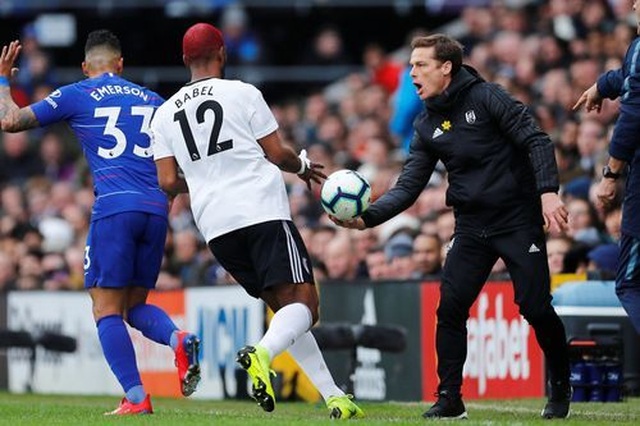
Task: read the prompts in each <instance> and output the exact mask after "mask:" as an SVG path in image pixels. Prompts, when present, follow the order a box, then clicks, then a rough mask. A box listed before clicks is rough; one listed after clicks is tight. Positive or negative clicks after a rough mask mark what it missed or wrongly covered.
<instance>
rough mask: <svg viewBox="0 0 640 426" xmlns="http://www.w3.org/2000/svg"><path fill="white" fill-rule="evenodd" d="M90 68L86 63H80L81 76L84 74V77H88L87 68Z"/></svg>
mask: <svg viewBox="0 0 640 426" xmlns="http://www.w3.org/2000/svg"><path fill="white" fill-rule="evenodd" d="M90 67H91V66H90V65H89V64H88V63H87V62H86V61H82V74H84V75H85V76H87V77H89V68H90Z"/></svg>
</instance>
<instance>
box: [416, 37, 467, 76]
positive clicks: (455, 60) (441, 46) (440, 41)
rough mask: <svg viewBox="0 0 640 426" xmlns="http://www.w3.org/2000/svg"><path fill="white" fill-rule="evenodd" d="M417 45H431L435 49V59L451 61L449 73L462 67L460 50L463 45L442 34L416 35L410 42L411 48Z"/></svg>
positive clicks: (461, 50) (455, 71)
mask: <svg viewBox="0 0 640 426" xmlns="http://www.w3.org/2000/svg"><path fill="white" fill-rule="evenodd" d="M418 47H433V48H434V50H435V55H436V56H435V59H437V60H439V61H441V62H446V61H449V62H451V65H452V66H451V73H452V74H455V73H457V72H458V70H459V69H460V67H462V52H463V49H464V47H463V46H462V44H461V43H460V42H459V41H458V40H456V39H454V38H451V37H449V36H447V35H444V34H432V35H428V36H421V37H416V38H414V39H413V41H412V42H411V50H413V49H415V48H418Z"/></svg>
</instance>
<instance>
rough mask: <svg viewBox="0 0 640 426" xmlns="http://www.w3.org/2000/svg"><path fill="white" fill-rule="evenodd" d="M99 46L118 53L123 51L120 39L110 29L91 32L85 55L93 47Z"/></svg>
mask: <svg viewBox="0 0 640 426" xmlns="http://www.w3.org/2000/svg"><path fill="white" fill-rule="evenodd" d="M98 46H101V47H106V48H108V49H111V50H113V51H114V52H117V53H122V48H121V47H120V40H119V39H118V37H117V36H116V35H115V34H114V33H112V32H111V31H109V30H95V31H91V32H90V33H89V35H88V36H87V43H86V44H85V45H84V53H85V55H86V54H87V53H89V51H90V50H91V49H93V48H94V47H98Z"/></svg>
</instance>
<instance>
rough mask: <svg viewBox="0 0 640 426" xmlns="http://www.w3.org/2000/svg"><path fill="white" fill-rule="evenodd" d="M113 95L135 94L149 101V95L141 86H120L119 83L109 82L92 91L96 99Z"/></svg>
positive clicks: (92, 95)
mask: <svg viewBox="0 0 640 426" xmlns="http://www.w3.org/2000/svg"><path fill="white" fill-rule="evenodd" d="M111 95H133V96H137V97H139V98H141V99H142V100H144V101H145V102H149V95H148V94H147V93H145V92H144V91H143V90H142V89H140V88H139V87H132V86H120V85H118V84H107V85H105V86H102V87H98V88H97V89H95V90H93V91H92V92H91V97H92V98H93V99H95V100H96V101H100V100H102V99H103V98H104V97H105V96H111Z"/></svg>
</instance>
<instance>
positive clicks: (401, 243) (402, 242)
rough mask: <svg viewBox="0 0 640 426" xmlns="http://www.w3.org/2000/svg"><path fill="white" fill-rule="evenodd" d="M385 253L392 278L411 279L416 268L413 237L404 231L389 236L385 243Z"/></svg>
mask: <svg viewBox="0 0 640 426" xmlns="http://www.w3.org/2000/svg"><path fill="white" fill-rule="evenodd" d="M384 255H385V257H386V259H387V264H388V265H389V274H390V277H392V278H397V279H409V278H412V275H413V273H414V270H415V265H414V261H413V238H412V237H411V235H409V234H406V233H404V232H401V233H398V234H396V235H394V236H393V237H391V238H389V241H387V242H386V243H385V245H384Z"/></svg>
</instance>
